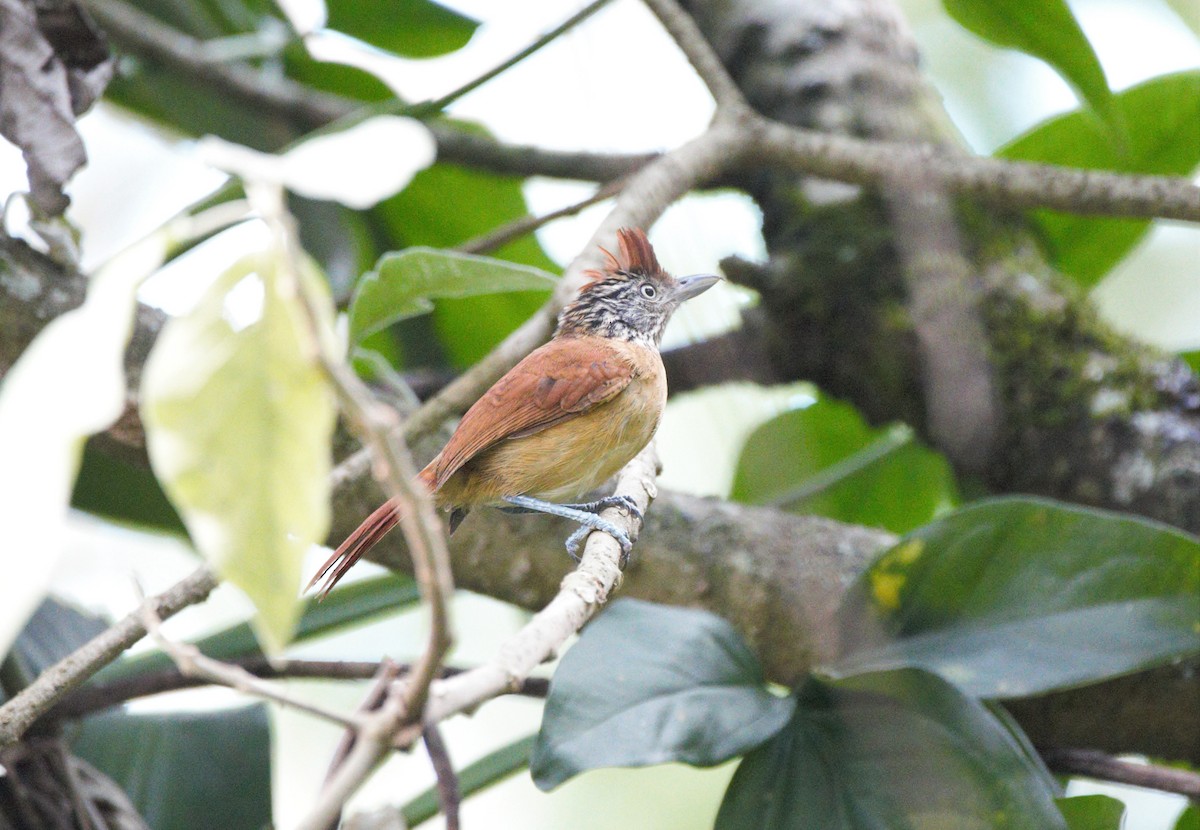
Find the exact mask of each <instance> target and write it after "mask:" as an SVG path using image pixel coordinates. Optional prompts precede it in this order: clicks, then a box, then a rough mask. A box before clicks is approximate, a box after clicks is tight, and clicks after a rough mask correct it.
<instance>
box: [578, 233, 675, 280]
mask: <svg viewBox="0 0 1200 830" xmlns="http://www.w3.org/2000/svg"><path fill="white" fill-rule="evenodd" d="M617 246H618V247H617V254H616V256H614V255H613V254H612V252H611V251H609V250H607V249H605V248H601V249H600V252H601V253H603V254H604V259H605V262H604V268H603V269H602V270H596V269H589V270H587V271H584V272H583V275H584V276H585V277H587V279H588V281H589V282H594V281H596V280H602V279H606V278H608V277H612V276H615V275H617V274H620V273H628V274H644V275H646V276H649V275H651V274H661V273H662V272H663V269H662V266H661V265H659V264H658V257H656V256H655V255H654V246H653V245H651V244H650V240H649V239H648V238H647V237H646V232H645V231H644V230H642V229H641V228H621V229H619V230H618V231H617Z"/></svg>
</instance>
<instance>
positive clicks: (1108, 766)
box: [1038, 747, 1200, 800]
mask: <svg viewBox="0 0 1200 830" xmlns="http://www.w3.org/2000/svg"><path fill="white" fill-rule="evenodd" d="M1038 753H1039V754H1040V755H1041V756H1042V759H1043V760H1044V761H1045V762H1046V766H1047V767H1049V768H1050V771H1051V772H1056V773H1058V774H1059V775H1071V776H1077V777H1080V778H1094V779H1096V780H1097V781H1112V782H1114V783H1117V784H1130V785H1132V786H1134V787H1146V788H1148V789H1151V790H1161V791H1162V792H1165V793H1177V794H1179V795H1184V796H1187V797H1188V798H1190V799H1192V800H1198V799H1200V773H1195V772H1192V771H1190V770H1185V769H1176V768H1174V767H1164V766H1160V765H1158V764H1135V763H1133V762H1131V761H1122V760H1121V759H1119V758H1114V757H1113V756H1112V755H1109V754H1108V753H1107V752H1100V751H1098V750H1094V749H1067V748H1063V747H1049V748H1041V747H1039V748H1038Z"/></svg>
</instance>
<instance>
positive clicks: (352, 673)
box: [44, 656, 549, 720]
mask: <svg viewBox="0 0 1200 830" xmlns="http://www.w3.org/2000/svg"><path fill="white" fill-rule="evenodd" d="M225 662H226V663H232V664H234V665H236V666H240V667H241V668H243V669H245V670H246V671H248V672H250V673H251V674H252V675H254V676H255V677H259V678H263V679H266V680H285V679H291V680H370V679H371V678H373V677H375V676H376V675H377V674H378V672H379V669H380V667H381V666H382V665H383V663H377V662H374V661H371V660H274V661H271V660H267V658H265V657H262V656H254V657H238V658H234V659H231V660H226V661H225ZM393 665H397V666H398V669H399V672H398V675H397V676H403V675H405V674H407V673H408V672H409V671H410V670H411V667H410V666H408V665H406V664H403V663H400V664H393ZM465 671H469V669H467V668H463V667H461V666H444V667H443V668H442V672H441V678H442V679H444V678H447V677H454V676H455V675H458V674H462V673H463V672H465ZM207 683H208V681H206V680H204V679H203V678H200V677H188V676H186V675H184V674H183V673H181V672H180V671H179V669H177V668H170V669H164V670H161V671H154V672H148V673H146V674H139V675H134V676H133V677H124V678H121V679H120V680H111V681H109V682H107V683H89V684H87V685H86V686H83V687H82V688H79V689H76V690H75V691H73V692H71V693H70V694H68V695H67V696H66V697H64V698H63V699H62V700H60V701H59V702H58V703H56V704H55V705H54V707H53V708H51V709H50V710H49V711H48V712H47V713H46V714H45V716H44V717H45V719H46V720H65V719H68V718H82V717H86V716H88V715H91V714H93V713H95V712H101V711H103V710H105V709H111V708H112V707H114V706H120V705H121V704H122V703H125V702H127V701H130V700H137V699H139V698H143V697H151V696H153V695H161V694H166V693H168V692H176V691H179V690H181V689H193V688H196V687H197V686H204V685H207ZM548 691H549V681H547V680H546V679H545V678H544V677H531V678H528V679H527V680H526V681H525V683H523V684H522V686H521V688H520V689H517V690H516V692H515V694H519V695H522V696H524V697H535V698H539V697H545V696H546V694H547V692H548Z"/></svg>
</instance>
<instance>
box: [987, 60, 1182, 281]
mask: <svg viewBox="0 0 1200 830" xmlns="http://www.w3.org/2000/svg"><path fill="white" fill-rule="evenodd" d="M1114 100H1115V103H1116V107H1117V110H1118V111H1119V112H1120V113H1121V115H1122V116H1123V118H1124V120H1125V123H1126V124H1127V125H1128V135H1129V141H1128V147H1127V149H1126V150H1125V151H1121V150H1118V149H1116V148H1114V147H1113V146H1112V143H1111V142H1110V141H1109V137H1108V134H1107V133H1106V132H1105V131H1104V130H1103V129H1101V128H1100V127H1099V126H1098V125H1097V124H1096V123H1095V122H1094V121H1093V120H1092V119H1091V118H1089V117H1088V115H1087V114H1086V113H1084V112H1080V111H1075V112H1070V113H1067V114H1065V115H1060V116H1058V117H1056V118H1052V119H1050V120H1049V121H1046V122H1044V123H1042V124H1040V125H1038V126H1037V127H1034V128H1033V129H1032V130H1030V131H1029V132H1028V133H1026V134H1025V135H1023V136H1020V137H1019V138H1017V139H1015V140H1013V141H1012V142H1011V143H1009V144H1008V145H1006V146H1004V147H1002V148H1000V149H999V150H997V151H996V155H997V156H999V157H1001V158H1009V159H1021V160H1024V161H1033V162H1042V163H1045V164H1061V165H1065V166H1068V167H1082V168H1086V169H1090V170H1114V171H1117V172H1121V173H1142V174H1155V175H1162V176H1186V175H1188V174H1189V173H1191V172H1192V171H1193V170H1195V169H1196V166H1197V165H1200V141H1186V140H1180V136H1185V135H1189V134H1190V135H1195V132H1196V126H1195V125H1196V124H1198V123H1200V70H1191V71H1188V72H1178V73H1175V74H1172V75H1163V76H1161V77H1158V78H1152V79H1151V80H1149V81H1146V82H1144V83H1141V84H1138V85H1137V86H1134V87H1130V88H1129V89H1127V90H1125V91H1123V92H1121V93H1119V94H1118V95H1116V96H1115V99H1114ZM1031 216H1032V218H1033V221H1034V223H1035V224H1036V225H1037V227H1038V230H1039V231H1040V233H1041V235H1042V237H1043V239H1044V240H1045V243H1046V247H1047V252H1048V253H1049V255H1050V258H1051V260H1052V261H1053V263H1054V266H1055V267H1056V268H1058V269H1059V270H1060V271H1062V272H1063V273H1065V274H1068V275H1069V276H1071V277H1072V278H1073V279H1075V280H1076V281H1077V282H1078V283H1079V284H1080V285H1083V286H1085V287H1090V286H1092V285H1095V284H1096V283H1097V282H1099V281H1100V278H1101V277H1103V276H1104V275H1105V274H1107V273H1108V272H1109V271H1110V270H1111V269H1112V267H1113V266H1114V265H1115V264H1116V263H1117V262H1119V261H1120V260H1121V258H1122V257H1124V256H1125V255H1126V254H1127V253H1129V251H1130V250H1131V249H1132V248H1133V246H1134V245H1136V244H1137V242H1138V240H1140V239H1141V238H1142V236H1143V235H1144V234H1145V233H1146V231H1147V230H1148V229H1149V227H1150V223H1149V221H1147V220H1143V219H1102V218H1096V217H1088V216H1075V215H1071V214H1065V213H1055V212H1053V211H1047V210H1039V211H1033V212H1032V214H1031Z"/></svg>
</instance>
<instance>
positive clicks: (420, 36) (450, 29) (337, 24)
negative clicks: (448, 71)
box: [328, 0, 479, 58]
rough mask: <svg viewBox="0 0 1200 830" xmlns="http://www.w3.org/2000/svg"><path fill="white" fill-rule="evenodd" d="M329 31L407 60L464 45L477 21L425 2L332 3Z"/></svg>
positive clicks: (347, 0) (345, 0) (349, 0)
mask: <svg viewBox="0 0 1200 830" xmlns="http://www.w3.org/2000/svg"><path fill="white" fill-rule="evenodd" d="M328 8H329V23H328V26H329V28H330V29H334V30H335V31H339V32H343V33H345V34H348V35H350V36H352V37H356V38H358V39H359V40H365V41H366V42H367V43H370V44H371V45H373V46H378V47H379V48H380V49H386V50H387V51H389V52H395V53H397V54H399V55H404V56H406V57H410V58H432V57H435V56H437V55H444V54H446V53H448V52H453V51H455V50H457V49H461V48H462V47H463V46H466V44H467V41H468V40H470V39H471V35H473V34H474V33H475V29H476V28H478V26H479V22H478V21H477V20H473V19H471V18H470V17H467V16H465V15H463V14H460V13H458V12H456V11H452V10H450V9H448V8H446V7H445V6H440V5H438V4H436V3H430V2H428V0H334V2H331V3H329V4H328Z"/></svg>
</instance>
